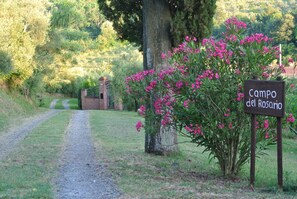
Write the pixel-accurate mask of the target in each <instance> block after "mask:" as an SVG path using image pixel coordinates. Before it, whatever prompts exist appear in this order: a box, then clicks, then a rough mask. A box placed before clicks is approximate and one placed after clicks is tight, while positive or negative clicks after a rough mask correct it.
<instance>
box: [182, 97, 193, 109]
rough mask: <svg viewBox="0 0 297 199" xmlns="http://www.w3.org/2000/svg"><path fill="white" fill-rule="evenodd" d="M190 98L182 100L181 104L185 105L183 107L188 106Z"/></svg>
mask: <svg viewBox="0 0 297 199" xmlns="http://www.w3.org/2000/svg"><path fill="white" fill-rule="evenodd" d="M190 101H191V100H189V99H187V100H185V101H184V102H183V106H184V107H185V108H189V102H190Z"/></svg>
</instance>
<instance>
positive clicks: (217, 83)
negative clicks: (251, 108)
mask: <svg viewBox="0 0 297 199" xmlns="http://www.w3.org/2000/svg"><path fill="white" fill-rule="evenodd" d="M225 26H226V32H223V33H222V36H223V38H224V39H221V40H214V39H213V38H209V39H203V41H202V43H200V42H197V39H196V38H195V37H190V36H187V37H186V38H185V41H184V42H183V43H182V44H180V45H179V46H178V47H177V48H175V49H174V50H173V51H172V52H169V53H168V54H162V57H163V58H164V59H169V63H170V66H171V68H169V69H168V70H161V71H160V72H157V71H154V70H149V71H143V72H140V73H137V74H134V75H132V76H130V77H128V78H127V79H126V83H127V92H128V93H129V94H131V95H133V96H138V97H141V98H142V99H143V100H144V102H146V103H144V104H147V102H150V99H149V98H150V96H151V95H149V94H150V93H151V92H154V93H155V95H154V97H155V98H156V99H155V101H154V104H153V105H152V106H151V107H152V108H150V106H141V107H140V110H139V111H140V113H141V114H144V115H145V116H146V117H151V118H156V120H160V119H161V124H162V126H165V127H167V128H169V127H174V128H175V129H176V130H177V131H179V132H180V133H181V134H182V135H185V136H187V137H190V138H191V139H192V141H193V142H194V143H196V144H197V145H198V146H204V147H205V151H209V152H210V155H211V158H215V159H216V160H217V161H218V163H219V165H220V168H221V170H222V172H223V173H224V175H237V174H238V172H239V171H240V168H241V166H242V165H243V164H245V163H246V162H247V161H248V158H249V151H250V117H249V115H247V114H245V113H244V111H243V97H244V95H243V82H244V80H247V79H250V78H252V76H258V77H259V78H260V79H265V80H267V79H269V80H275V79H276V77H277V76H280V75H281V73H283V72H284V67H283V65H278V66H273V65H271V63H272V62H273V61H274V60H275V59H277V58H278V56H279V54H280V52H279V49H278V47H273V46H272V45H271V44H272V39H271V38H269V37H267V36H265V35H263V34H252V35H247V36H246V35H244V34H243V33H244V32H245V30H246V24H245V23H244V22H242V21H239V20H237V19H236V18H231V19H228V20H227V21H226V23H225ZM272 121H273V119H272V118H269V117H258V127H257V131H258V132H257V141H258V142H259V143H260V145H259V147H258V150H261V149H263V148H265V146H266V145H268V144H271V143H273V142H274V141H275V139H276V132H275V126H273V125H272V124H273V122H272ZM284 122H289V123H291V122H294V117H293V116H292V114H289V113H287V116H286V118H285V120H284ZM274 123H275V122H274ZM143 126H144V128H152V126H151V125H149V126H147V125H143V124H142V123H141V122H138V123H137V125H136V128H137V130H140V128H141V127H143ZM148 132H149V131H148Z"/></svg>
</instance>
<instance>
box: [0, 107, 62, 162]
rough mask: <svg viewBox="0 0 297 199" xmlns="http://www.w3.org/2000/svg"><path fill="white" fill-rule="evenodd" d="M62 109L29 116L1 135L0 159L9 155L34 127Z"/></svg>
mask: <svg viewBox="0 0 297 199" xmlns="http://www.w3.org/2000/svg"><path fill="white" fill-rule="evenodd" d="M59 112H61V110H50V111H48V112H45V113H43V114H40V115H37V116H34V117H30V118H27V119H26V121H25V122H24V123H22V124H20V126H18V127H15V128H12V129H10V130H8V132H7V133H5V135H3V136H1V137H0V160H2V159H3V158H5V157H6V156H8V155H9V153H10V152H11V151H13V150H14V149H15V148H16V147H17V145H18V144H19V143H20V142H21V141H22V140H23V139H24V138H25V137H26V136H28V135H29V134H30V133H31V132H32V130H33V129H34V128H36V127H37V126H39V125H40V124H41V123H43V122H45V121H47V120H49V119H50V118H52V117H53V116H55V115H57V114H58V113H59Z"/></svg>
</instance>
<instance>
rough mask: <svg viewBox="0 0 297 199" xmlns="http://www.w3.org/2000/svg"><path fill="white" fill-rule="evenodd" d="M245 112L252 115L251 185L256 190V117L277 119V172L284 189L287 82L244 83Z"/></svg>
mask: <svg viewBox="0 0 297 199" xmlns="http://www.w3.org/2000/svg"><path fill="white" fill-rule="evenodd" d="M244 112H245V113H250V114H251V166H250V185H251V188H252V189H254V182H255V162H256V115H266V116H274V117H276V118H277V171H278V187H279V189H280V190H282V189H283V160H282V122H281V118H282V117H284V115H285V82H284V81H282V79H281V78H278V81H260V80H256V78H254V79H253V80H246V81H245V82H244Z"/></svg>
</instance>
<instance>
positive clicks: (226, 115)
mask: <svg viewBox="0 0 297 199" xmlns="http://www.w3.org/2000/svg"><path fill="white" fill-rule="evenodd" d="M224 116H225V117H229V116H230V109H227V112H226V113H224Z"/></svg>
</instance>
